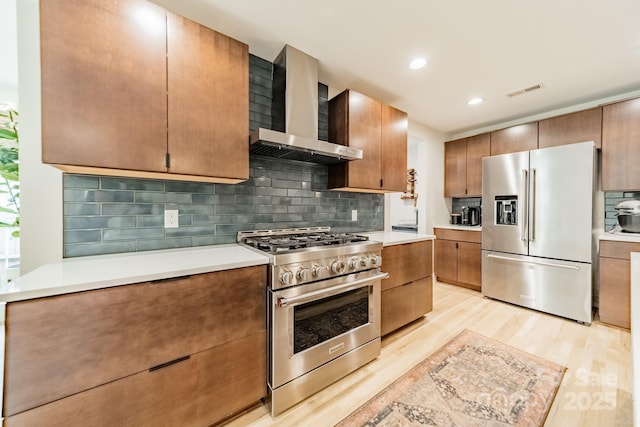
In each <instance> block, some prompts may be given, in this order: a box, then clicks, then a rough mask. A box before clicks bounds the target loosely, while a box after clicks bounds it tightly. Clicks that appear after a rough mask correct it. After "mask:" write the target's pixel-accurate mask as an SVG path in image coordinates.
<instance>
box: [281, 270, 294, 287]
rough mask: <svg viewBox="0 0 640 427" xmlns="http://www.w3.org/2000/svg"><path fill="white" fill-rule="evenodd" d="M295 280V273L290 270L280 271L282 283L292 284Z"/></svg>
mask: <svg viewBox="0 0 640 427" xmlns="http://www.w3.org/2000/svg"><path fill="white" fill-rule="evenodd" d="M292 281H293V273H292V272H290V271H283V272H282V273H280V283H282V284H283V285H290V284H291V282H292Z"/></svg>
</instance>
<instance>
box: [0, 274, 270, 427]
mask: <svg viewBox="0 0 640 427" xmlns="http://www.w3.org/2000/svg"><path fill="white" fill-rule="evenodd" d="M265 287H266V268H265V267H264V266H256V267H248V268H240V269H235V270H227V271H220V272H215V273H208V274H199V275H194V276H190V277H185V278H178V279H169V280H165V281H160V282H153V283H141V284H135V285H127V286H119V287H113V288H108V289H100V290H95V291H88V292H79V293H73V294H67V295H60V296H55V297H50V298H40V299H35V300H28V301H19V302H15V303H9V304H8V306H7V335H6V358H5V359H6V365H5V366H6V374H5V406H4V410H5V416H6V415H13V414H16V413H18V412H21V411H24V410H27V409H30V408H33V407H35V406H38V405H42V404H45V403H47V402H51V401H53V400H56V399H60V398H63V397H65V396H69V395H71V394H74V393H78V392H80V391H83V390H87V389H89V388H92V387H96V386H99V385H101V384H105V383H107V382H109V381H114V380H116V379H119V378H122V377H124V376H127V375H131V374H133V373H136V372H141V371H144V370H146V369H148V368H150V367H152V366H155V365H159V364H162V363H165V362H168V361H171V360H173V359H175V358H177V357H180V356H184V355H188V354H193V353H196V352H199V351H202V350H204V349H207V348H211V347H214V346H217V345H221V344H224V343H226V342H229V341H232V340H235V339H238V338H240V337H243V336H246V335H251V334H255V333H258V332H262V331H264V330H265V329H266V325H265V323H266V305H265Z"/></svg>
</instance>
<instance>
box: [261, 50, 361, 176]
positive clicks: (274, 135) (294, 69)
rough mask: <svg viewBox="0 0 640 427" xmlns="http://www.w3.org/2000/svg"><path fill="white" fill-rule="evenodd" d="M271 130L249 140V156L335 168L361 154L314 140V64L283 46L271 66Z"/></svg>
mask: <svg viewBox="0 0 640 427" xmlns="http://www.w3.org/2000/svg"><path fill="white" fill-rule="evenodd" d="M273 67H274V71H273V100H272V106H271V116H272V127H273V129H274V130H272V129H263V128H260V129H258V130H256V131H254V132H252V133H251V135H250V137H249V151H250V153H251V154H256V155H261V156H269V157H277V158H281V159H288V160H301V161H305V162H313V163H322V164H335V163H340V162H344V161H347V160H358V159H362V150H360V149H358V148H353V147H347V146H344V145H340V144H333V143H330V142H326V141H321V140H319V139H318V60H317V59H315V58H313V57H311V56H309V55H307V54H306V53H304V52H302V51H300V50H298V49H296V48H293V47H291V46H289V45H287V46H285V47H284V49H282V51H281V52H280V54H279V55H278V57H277V58H276V59H275V61H274V62H273Z"/></svg>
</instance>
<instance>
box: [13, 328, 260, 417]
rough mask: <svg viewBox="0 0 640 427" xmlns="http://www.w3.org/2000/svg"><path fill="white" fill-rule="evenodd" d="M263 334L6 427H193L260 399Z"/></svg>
mask: <svg viewBox="0 0 640 427" xmlns="http://www.w3.org/2000/svg"><path fill="white" fill-rule="evenodd" d="M265 340H266V332H262V333H260V334H257V335H250V336H246V337H243V338H240V339H238V340H235V341H232V342H230V343H228V344H225V345H222V346H218V347H215V348H213V349H210V350H206V351H203V352H200V353H196V354H194V355H191V356H190V357H189V358H188V359H184V360H180V359H178V360H180V361H177V362H176V363H173V364H169V365H168V366H165V367H162V368H159V369H154V370H147V371H144V372H140V373H137V374H134V375H131V376H128V377H125V378H122V379H120V380H117V381H113V382H111V383H108V384H105V385H102V386H99V387H95V388H92V389H90V390H87V391H84V392H82V393H78V394H74V395H73V396H70V397H67V398H64V399H61V400H56V401H54V402H52V403H49V404H46V405H43V406H39V407H37V408H35V409H32V410H29V411H25V412H22V413H20V414H17V415H14V416H11V417H9V418H7V419H6V420H5V426H7V427H22V426H24V427H27V426H28V427H38V426H43V427H45V426H47V427H58V426H59V427H63V426H64V427H67V426H114V427H115V426H118V427H120V426H132V427H133V426H136V427H142V426H163V425H164V426H194V427H202V426H207V425H210V424H212V422H215V421H218V420H222V419H225V418H227V417H229V416H231V415H233V414H234V413H236V412H238V411H240V410H242V409H244V408H246V407H247V402H248V403H249V404H251V403H252V402H257V401H258V400H260V398H262V397H264V396H265V394H266V385H265V384H266V383H265V376H264V372H265V358H264V357H263V356H262V355H263V353H264V348H266V341H265Z"/></svg>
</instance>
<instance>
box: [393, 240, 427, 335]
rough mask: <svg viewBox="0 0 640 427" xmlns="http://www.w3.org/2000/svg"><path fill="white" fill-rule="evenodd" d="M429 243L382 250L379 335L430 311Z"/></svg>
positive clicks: (394, 246) (422, 242)
mask: <svg viewBox="0 0 640 427" xmlns="http://www.w3.org/2000/svg"><path fill="white" fill-rule="evenodd" d="M431 258H432V243H431V240H429V241H421V242H415V243H406V244H402V245H393V246H385V247H384V248H383V249H382V263H383V264H382V269H383V270H384V271H386V272H388V273H389V278H388V279H387V280H383V281H382V300H381V306H382V312H381V335H383V336H384V335H386V334H388V333H389V332H392V331H394V330H396V329H398V328H400V327H401V326H404V325H406V324H407V323H410V322H412V321H414V320H416V319H419V318H420V317H422V316H424V315H425V314H427V313H428V312H430V311H431V310H433V276H432V265H433V264H432V262H431Z"/></svg>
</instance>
